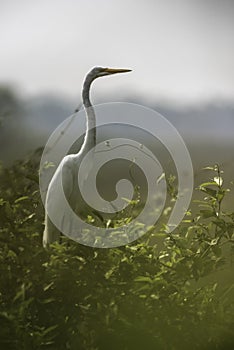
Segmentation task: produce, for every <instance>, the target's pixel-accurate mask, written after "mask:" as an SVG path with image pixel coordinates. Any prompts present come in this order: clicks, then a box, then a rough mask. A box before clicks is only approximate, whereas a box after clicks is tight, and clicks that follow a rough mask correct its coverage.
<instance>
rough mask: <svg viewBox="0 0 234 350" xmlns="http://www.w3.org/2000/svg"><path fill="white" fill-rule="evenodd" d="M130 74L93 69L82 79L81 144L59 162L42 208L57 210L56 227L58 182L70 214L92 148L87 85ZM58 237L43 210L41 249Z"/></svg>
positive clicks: (93, 127)
mask: <svg viewBox="0 0 234 350" xmlns="http://www.w3.org/2000/svg"><path fill="white" fill-rule="evenodd" d="M130 71H131V70H130V69H114V68H103V67H95V68H93V69H92V70H91V71H90V72H89V73H88V74H87V76H86V78H85V81H84V85H83V90H82V99H83V104H84V108H85V111H86V119H87V122H86V135H85V138H84V142H83V145H82V147H81V149H80V151H79V152H78V153H77V154H70V155H67V156H65V157H64V158H63V159H62V161H61V163H60V164H59V166H58V168H57V169H56V171H55V173H54V175H53V177H52V179H51V182H50V184H49V187H48V191H47V194H46V202H45V208H53V210H57V211H58V215H59V216H60V218H61V220H60V225H63V212H62V210H63V208H62V206H61V207H60V203H59V195H57V193H58V185H59V181H61V176H62V185H63V191H64V194H65V196H66V198H67V200H68V202H69V204H70V205H71V207H72V209H73V211H74V212H76V211H77V207H78V206H79V204H80V203H78V201H77V176H78V171H79V166H80V163H81V160H82V159H83V157H84V156H85V155H86V154H87V152H89V151H90V150H91V149H93V148H94V147H95V145H96V119H95V113H94V109H93V107H92V104H91V102H90V97H89V92H90V86H91V84H92V82H93V81H94V80H95V79H96V78H99V77H103V76H106V75H112V74H116V73H125V72H130ZM91 168H92V164H90V169H91ZM90 169H89V170H90ZM70 224H71V223H70ZM60 227H62V226H60ZM59 237H60V230H59V229H58V228H57V227H56V226H55V225H54V224H53V222H52V220H50V217H49V215H48V213H47V209H45V230H44V233H43V246H44V247H47V246H48V245H49V244H50V243H52V242H54V241H56V240H58V239H59Z"/></svg>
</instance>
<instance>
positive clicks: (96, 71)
mask: <svg viewBox="0 0 234 350" xmlns="http://www.w3.org/2000/svg"><path fill="white" fill-rule="evenodd" d="M127 72H131V69H123V68H103V67H94V68H93V69H92V70H91V71H90V73H89V74H90V75H91V77H92V78H93V79H96V78H99V77H104V76H106V75H112V74H118V73H127Z"/></svg>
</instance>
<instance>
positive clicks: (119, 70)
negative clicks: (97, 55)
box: [104, 68, 132, 74]
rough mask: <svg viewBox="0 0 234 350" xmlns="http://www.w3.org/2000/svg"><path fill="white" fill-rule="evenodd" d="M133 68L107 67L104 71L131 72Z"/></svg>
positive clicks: (111, 72)
mask: <svg viewBox="0 0 234 350" xmlns="http://www.w3.org/2000/svg"><path fill="white" fill-rule="evenodd" d="M131 71H132V70H131V69H122V68H105V70H104V72H107V73H110V74H115V73H127V72H131Z"/></svg>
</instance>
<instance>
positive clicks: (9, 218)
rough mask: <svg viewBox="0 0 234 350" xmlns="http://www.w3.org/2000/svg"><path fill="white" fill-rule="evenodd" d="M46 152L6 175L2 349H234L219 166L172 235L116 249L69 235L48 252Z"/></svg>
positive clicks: (0, 244)
mask: <svg viewBox="0 0 234 350" xmlns="http://www.w3.org/2000/svg"><path fill="white" fill-rule="evenodd" d="M39 157H40V154H39V153H36V154H34V155H33V157H32V159H29V160H27V161H24V162H17V163H15V164H14V166H12V167H11V168H9V169H5V168H2V169H1V173H0V179H1V181H0V183H1V194H0V221H1V228H0V251H1V255H0V259H1V263H0V268H1V274H0V325H1V327H0V348H1V349H4V350H8V349H9V350H10V349H12V350H16V349H17V350H18V349H20V350H24V349H25V350H26V349H48V350H49V349H56V350H59V349H63V350H64V349H72V350H73V349H79V350H105V349H113V350H115V349H116V350H120V349H123V350H133V349H134V350H138V349H139V350H140V349H146V350H151V349H152V350H155V349H176V350H177V349H204V350H206V349H220V350H226V349H233V348H234V280H233V275H232V273H231V269H232V268H233V265H232V264H233V261H232V260H233V247H234V245H233V243H234V213H229V212H223V208H222V203H223V201H224V200H225V196H228V195H230V194H228V193H227V192H228V190H227V189H225V187H224V183H223V181H222V176H221V175H222V174H221V171H220V169H219V168H218V167H217V166H215V167H214V168H210V169H208V170H207V177H209V176H211V177H212V179H211V180H209V181H208V182H207V183H204V184H202V185H201V186H200V188H199V189H200V191H201V193H203V194H204V196H205V198H202V199H201V201H197V202H196V205H197V213H196V214H193V213H191V212H188V213H187V216H186V217H185V220H184V222H183V223H182V225H181V226H180V227H178V228H177V230H175V231H174V232H173V233H172V234H170V235H168V234H167V233H166V229H165V230H164V229H162V230H160V231H158V230H157V229H156V228H155V229H154V230H152V231H151V232H149V234H147V235H145V236H144V237H143V238H142V239H140V240H138V241H136V242H134V243H133V244H131V245H129V246H125V247H120V248H115V249H94V248H90V247H85V246H82V245H80V244H77V243H75V242H73V241H71V240H68V239H67V238H66V237H63V238H62V242H61V243H56V244H53V245H52V246H51V248H50V249H49V250H44V249H43V248H42V243H41V241H42V231H43V214H44V210H43V207H42V204H41V200H40V194H39V190H38V176H37V174H38V160H39ZM172 192H173V191H172ZM153 242H154V243H153ZM155 242H160V244H159V245H157V244H155Z"/></svg>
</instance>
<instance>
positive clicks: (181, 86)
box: [0, 0, 234, 179]
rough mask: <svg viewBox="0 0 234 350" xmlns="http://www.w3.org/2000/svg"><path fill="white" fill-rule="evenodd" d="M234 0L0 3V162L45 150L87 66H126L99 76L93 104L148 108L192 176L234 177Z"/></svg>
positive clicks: (76, 96)
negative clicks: (172, 137)
mask: <svg viewBox="0 0 234 350" xmlns="http://www.w3.org/2000/svg"><path fill="white" fill-rule="evenodd" d="M233 10H234V2H233V1H232V0H223V1H222V2H221V1H218V0H196V1H193V0H192V1H186V0H173V1H172V0H164V1H163V0H148V1H146V2H143V1H142V2H140V1H138V2H136V1H133V0H124V1H123V0H118V1H117V0H109V1H107V0H99V1H97V2H94V1H85V0H79V1H76V0H69V1H64V0H47V1H45V0H41V1H40V2H29V1H26V0H21V1H13V0H2V1H1V2H0V47H1V65H0V67H1V74H0V158H1V161H2V162H3V163H4V164H5V165H8V164H11V163H12V162H13V161H14V160H15V159H19V158H22V157H24V156H25V155H26V154H28V152H30V151H33V150H34V149H36V148H37V147H40V146H44V145H45V143H46V141H47V138H48V137H49V135H50V134H51V132H52V131H53V130H54V129H55V128H56V127H57V126H58V125H59V124H60V123H61V122H62V121H63V120H64V119H65V118H67V117H68V116H69V115H71V114H72V113H73V111H74V109H75V108H76V107H77V106H78V105H79V104H80V102H81V93H80V92H81V87H82V83H83V79H84V77H85V75H86V73H87V72H88V71H89V70H90V69H91V68H92V67H93V66H107V67H120V68H131V69H132V70H133V72H132V73H130V74H127V75H120V76H115V77H113V78H103V79H98V81H97V82H95V84H94V86H93V89H92V101H93V103H102V102H112V101H128V102H135V103H139V104H142V105H145V106H148V107H151V108H153V109H155V110H156V111H158V112H160V113H161V114H163V116H165V117H166V118H167V119H168V120H169V121H170V122H171V123H172V124H173V125H174V126H175V127H176V128H177V130H178V131H179V133H180V134H181V136H182V137H183V139H184V141H185V143H186V145H187V147H188V149H189V151H190V154H191V158H192V161H193V165H194V168H195V173H199V171H201V168H202V167H203V166H204V165H205V166H207V165H210V164H214V163H219V164H220V165H221V166H222V167H223V169H224V170H225V174H226V176H227V178H228V179H233V171H234V154H233V148H234V138H233V133H234V100H233V97H234V57H233V56H234V43H233V37H234V22H233Z"/></svg>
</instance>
